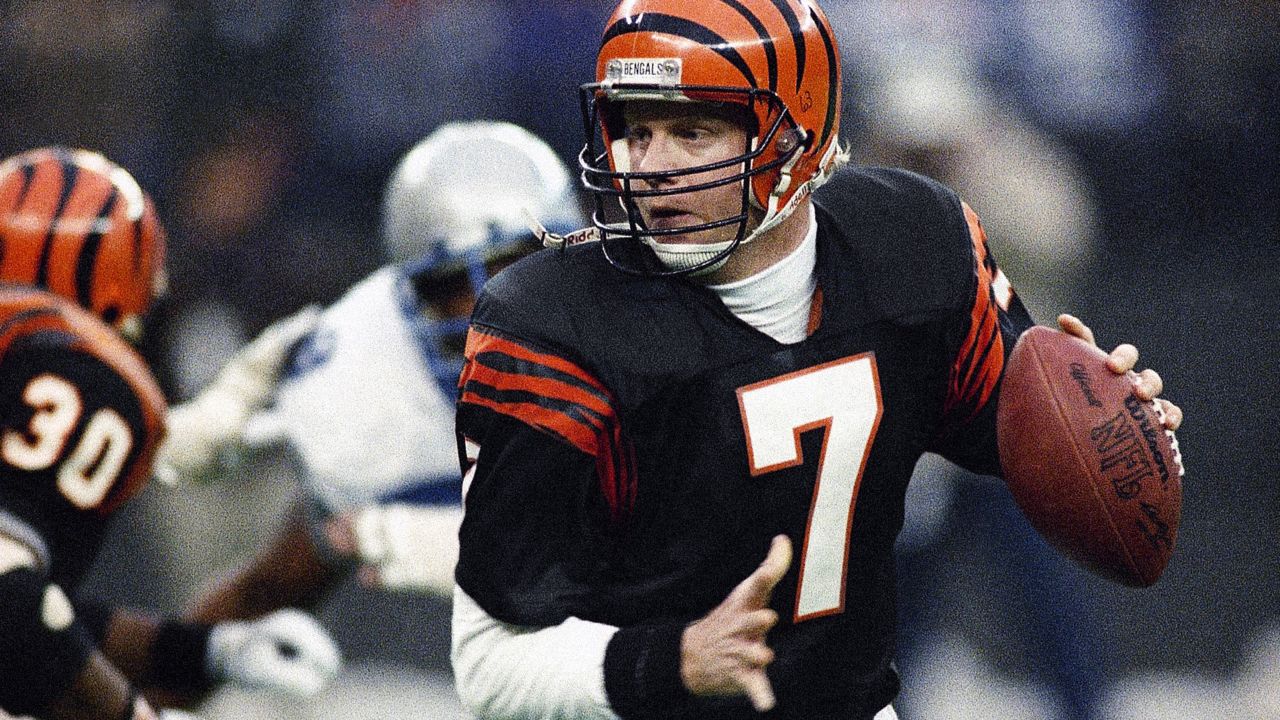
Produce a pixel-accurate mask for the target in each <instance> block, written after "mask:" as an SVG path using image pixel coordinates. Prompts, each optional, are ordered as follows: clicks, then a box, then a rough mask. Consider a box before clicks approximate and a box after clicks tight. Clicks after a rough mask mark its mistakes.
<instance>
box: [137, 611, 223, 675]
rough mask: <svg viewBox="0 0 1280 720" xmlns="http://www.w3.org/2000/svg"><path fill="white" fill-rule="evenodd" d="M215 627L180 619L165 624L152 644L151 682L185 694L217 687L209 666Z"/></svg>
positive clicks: (161, 626)
mask: <svg viewBox="0 0 1280 720" xmlns="http://www.w3.org/2000/svg"><path fill="white" fill-rule="evenodd" d="M211 628H212V626H211V625H206V624H204V623H186V622H180V621H177V620H167V621H165V622H164V623H163V624H161V625H160V628H159V630H158V631H157V632H156V640H155V643H154V644H152V646H151V672H150V673H149V676H148V678H147V680H148V682H150V683H154V684H155V685H158V686H160V687H162V688H167V689H169V690H175V691H178V692H183V693H201V692H204V691H206V690H208V689H210V688H211V687H213V684H214V682H215V681H216V678H213V677H210V676H209V672H208V670H206V669H205V656H206V655H207V654H208V651H209V631H210V629H211Z"/></svg>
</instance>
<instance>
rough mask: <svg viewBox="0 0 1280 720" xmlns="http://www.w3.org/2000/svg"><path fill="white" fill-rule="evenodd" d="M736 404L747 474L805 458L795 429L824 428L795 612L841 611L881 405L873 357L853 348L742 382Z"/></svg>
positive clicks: (801, 615)
mask: <svg viewBox="0 0 1280 720" xmlns="http://www.w3.org/2000/svg"><path fill="white" fill-rule="evenodd" d="M738 407H739V409H740V410H741V412H742V426H743V429H744V430H745V431H746V437H747V456H748V462H749V463H750V467H751V474H752V475H762V474H764V473H768V472H773V471H775V470H781V469H783V468H788V467H793V466H795V465H799V464H801V463H803V462H804V458H803V457H801V450H800V434H801V433H803V432H805V431H807V430H814V429H818V428H822V429H823V439H822V450H821V456H820V457H819V458H818V465H817V467H818V475H817V478H816V480H815V482H814V486H813V500H812V501H811V503H810V505H809V522H808V525H807V526H806V527H805V532H804V546H803V549H802V550H801V552H800V580H799V582H798V585H797V590H796V605H795V618H794V620H795V621H796V622H800V621H801V620H808V619H810V618H815V617H821V616H824V615H833V614H835V613H839V612H842V611H843V610H844V583H845V571H846V569H847V568H846V565H847V563H848V559H849V536H850V529H851V528H852V527H853V509H854V507H855V506H856V505H857V501H858V486H859V484H860V481H861V479H862V473H863V470H864V469H865V468H866V462H867V454H868V452H869V451H870V449H871V443H872V442H873V441H874V440H875V436H876V429H877V428H878V427H879V425H880V416H881V415H882V414H883V412H884V407H883V404H882V402H881V399H880V385H879V379H878V375H877V373H876V363H875V358H874V357H873V356H872V355H871V354H869V353H868V354H862V355H855V356H852V357H847V358H842V359H840V360H834V361H832V362H829V363H825V364H823V365H818V366H815V367H811V368H806V369H804V370H799V371H797V372H794V373H789V374H787V375H783V376H780V377H776V378H770V379H769V380H765V381H762V382H758V383H755V384H752V385H747V386H744V387H741V388H739V389H738Z"/></svg>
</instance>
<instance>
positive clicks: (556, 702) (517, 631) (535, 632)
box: [452, 587, 618, 720]
mask: <svg viewBox="0 0 1280 720" xmlns="http://www.w3.org/2000/svg"><path fill="white" fill-rule="evenodd" d="M617 631H618V628H616V627H613V626H612V625H603V624H601V623H593V622H587V621H586V620H579V619H578V618H569V619H568V620H565V621H564V622H562V623H560V624H559V625H555V626H552V627H546V628H535V627H526V626H522V625H509V624H507V623H504V622H500V621H499V620H496V619H494V618H493V617H491V616H490V615H489V614H488V613H486V612H485V611H484V609H483V608H481V607H480V606H479V605H478V604H477V603H476V601H475V600H472V599H471V597H470V596H469V595H467V594H466V593H465V592H463V591H462V589H461V588H458V587H454V589H453V652H452V660H453V673H454V678H455V682H456V683H457V690H458V696H459V697H460V698H461V699H462V705H463V707H465V708H466V709H467V711H468V712H470V713H471V714H472V715H473V716H475V717H477V718H484V720H618V716H617V714H615V713H614V712H613V709H612V708H611V707H610V706H609V701H608V698H607V697H606V696H605V690H604V653H605V648H606V647H607V646H608V644H609V639H610V638H612V637H613V634H614V633H615V632H617Z"/></svg>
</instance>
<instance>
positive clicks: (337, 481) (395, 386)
mask: <svg viewBox="0 0 1280 720" xmlns="http://www.w3.org/2000/svg"><path fill="white" fill-rule="evenodd" d="M436 342H437V341H436V338H435V335H434V333H433V332H432V330H431V321H430V320H429V319H428V318H427V317H426V316H424V315H423V314H422V313H421V310H420V309H419V308H418V305H417V301H416V297H415V295H414V292H413V288H412V286H411V285H410V283H409V281H408V280H407V278H405V277H404V275H403V274H402V273H401V272H400V271H399V269H398V268H396V267H394V266H390V267H385V268H383V269H381V270H379V271H377V272H375V273H373V274H372V275H370V276H369V277H368V278H366V279H364V280H363V281H361V282H360V283H358V284H357V285H355V286H354V287H352V288H351V289H350V290H349V291H347V293H346V294H345V295H344V296H343V297H342V298H341V299H339V300H338V302H336V303H334V304H333V305H332V306H331V307H329V308H328V309H326V310H325V311H324V312H323V314H322V315H321V318H320V323H319V325H318V326H317V328H316V329H315V330H314V331H313V333H312V334H311V335H310V336H308V337H307V338H306V339H304V340H303V341H302V343H301V345H300V346H299V349H298V351H297V353H296V354H295V356H294V358H293V359H292V361H291V364H290V366H289V368H288V369H287V371H286V372H285V375H284V377H283V378H282V379H281V381H280V384H279V387H278V389H277V394H276V402H275V406H274V408H272V409H270V410H268V411H266V412H267V413H269V414H270V416H271V417H270V418H269V419H268V422H269V423H270V424H272V425H275V426H277V430H278V431H279V432H282V433H283V435H284V439H285V440H286V441H287V442H288V443H289V445H290V446H291V447H292V449H293V451H294V452H295V453H296V455H297V457H298V458H299V460H300V461H301V462H302V464H303V466H304V469H305V472H306V475H307V482H308V484H309V486H310V490H311V492H312V494H313V495H314V496H315V498H316V499H317V500H318V501H319V502H320V503H321V504H322V505H323V506H324V507H325V508H326V509H327V510H328V511H329V512H338V511H341V510H347V509H352V508H355V507H357V506H360V505H365V504H368V503H372V502H389V501H400V502H418V503H423V502H455V503H456V502H457V501H458V494H459V487H460V482H461V480H460V476H459V470H458V454H457V444H456V439H455V436H454V430H453V428H454V398H453V396H452V395H451V394H446V390H445V388H443V387H441V383H439V382H437V380H436V379H435V375H434V374H433V372H432V368H431V366H430V364H429V361H428V357H429V353H433V352H435V350H434V347H435V343H436Z"/></svg>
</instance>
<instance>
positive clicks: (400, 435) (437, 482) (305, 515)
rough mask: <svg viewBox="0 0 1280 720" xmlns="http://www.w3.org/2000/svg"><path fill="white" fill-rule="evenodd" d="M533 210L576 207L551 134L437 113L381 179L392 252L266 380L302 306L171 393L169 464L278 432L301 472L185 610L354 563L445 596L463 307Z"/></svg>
mask: <svg viewBox="0 0 1280 720" xmlns="http://www.w3.org/2000/svg"><path fill="white" fill-rule="evenodd" d="M530 213H531V214H533V215H535V216H538V217H547V218H549V219H550V223H551V224H552V225H554V226H555V227H558V228H561V229H562V230H567V229H571V228H573V227H575V226H576V225H577V223H579V222H580V220H581V213H580V210H579V204H578V201H577V199H576V198H575V196H574V193H573V191H572V185H571V182H570V177H569V173H568V170H567V169H566V168H565V166H564V164H563V163H562V162H561V161H560V159H559V158H558V157H557V156H556V154H555V153H554V151H552V150H551V148H550V147H548V146H547V145H546V144H545V143H544V142H543V141H542V140H540V139H538V138H537V137H535V136H533V135H532V134H530V133H529V132H528V131H526V130H524V129H523V128H520V127H517V126H515V125H511V124H509V123H500V122H465V123H451V124H447V125H444V126H441V127H440V128H439V129H437V130H436V131H435V132H433V133H431V134H430V135H429V136H428V137H426V138H425V139H423V140H422V141H421V142H419V143H418V144H417V145H416V146H414V147H413V148H412V149H411V150H410V151H409V152H408V153H407V154H406V155H405V156H404V158H403V159H402V160H401V162H400V163H399V166H398V167H397V168H396V170H395V171H394V173H393V175H392V177H391V178H390V180H389V181H388V184H387V188H386V191H385V195H384V199H383V229H382V239H383V242H384V244H385V246H386V249H387V251H388V254H389V255H390V258H391V260H392V262H391V264H389V265H387V266H386V267H384V268H382V269H380V270H378V271H377V272H375V273H373V274H372V275H370V276H369V277H368V278H366V279H365V280H363V281H361V282H360V283H358V284H356V285H355V286H354V287H353V288H351V290H350V291H348V292H347V293H346V295H345V296H344V297H342V298H341V299H340V300H339V301H338V302H336V303H335V304H333V305H332V306H331V307H329V308H327V309H326V310H325V311H324V312H323V313H322V315H321V316H320V318H319V322H318V325H317V326H316V327H315V328H314V330H312V331H310V332H308V333H307V334H306V335H305V337H304V338H303V339H302V340H301V342H300V343H297V346H296V348H294V349H293V351H292V353H291V355H290V360H289V362H288V366H287V368H286V370H285V373H284V375H283V377H282V378H281V379H280V381H279V386H278V387H273V381H274V378H273V376H272V375H271V373H270V369H271V362H270V358H271V357H272V356H274V355H276V354H279V353H280V352H282V351H283V348H286V347H288V346H289V345H290V344H291V343H293V342H294V341H295V339H296V330H297V329H301V328H304V327H306V326H307V325H308V324H309V322H310V321H308V320H307V319H306V318H305V316H303V317H302V318H301V319H299V320H298V321H297V322H296V323H295V324H294V325H293V326H292V327H293V331H289V332H279V333H277V334H275V335H273V336H266V337H261V336H260V337H259V338H257V339H256V340H254V341H253V342H252V343H250V345H249V346H248V347H247V348H246V349H245V350H244V351H242V353H241V354H240V356H239V357H237V358H235V359H233V361H232V362H231V363H230V364H229V365H228V366H227V367H226V368H224V370H223V371H222V372H221V373H220V374H219V377H218V379H216V380H215V381H214V383H213V384H211V386H210V387H209V388H207V389H206V390H205V391H204V392H202V393H201V394H200V395H199V396H197V397H196V398H194V399H193V400H192V401H190V402H189V403H186V404H184V405H182V406H179V407H177V408H175V410H174V412H173V413H172V415H173V417H174V422H173V424H172V428H171V434H170V439H169V441H168V442H167V443H166V445H165V449H164V450H163V451H162V453H161V454H162V460H161V464H162V465H167V466H169V467H171V468H173V474H174V475H175V476H179V477H181V476H194V475H199V474H208V473H210V472H211V471H213V470H215V469H216V468H217V467H218V465H219V459H220V457H226V456H227V455H228V454H233V453H229V452H228V451H234V450H236V449H237V448H241V449H243V447H244V446H243V445H242V444H241V443H242V441H245V440H247V441H248V443H249V444H257V445H261V444H264V443H267V442H269V441H271V440H273V439H283V440H284V441H285V442H286V443H287V445H288V447H289V448H290V449H291V450H292V452H293V454H294V455H295V456H296V458H297V460H298V461H299V462H300V464H301V466H302V470H303V473H304V475H305V484H306V489H305V493H304V494H305V497H304V498H303V499H302V500H301V502H299V503H298V504H297V505H296V507H294V508H293V510H292V512H291V513H290V515H289V517H288V518H287V519H286V521H285V523H284V524H283V526H282V527H281V528H280V530H279V532H278V534H277V536H276V537H275V538H274V540H273V541H272V542H270V543H269V544H268V545H267V546H266V547H265V548H263V549H262V551H261V552H260V553H259V554H258V556H257V557H256V558H255V559H254V560H253V561H252V562H250V563H249V564H247V565H246V566H244V567H243V568H242V569H241V571H240V572H239V573H237V574H236V575H235V576H234V577H232V578H231V579H229V580H228V581H227V582H224V583H221V584H219V585H218V586H217V587H215V588H213V589H212V590H211V591H210V592H209V593H208V594H206V595H205V596H204V597H202V598H200V599H199V600H198V601H197V602H196V603H195V604H194V606H193V609H192V611H191V614H190V617H191V618H192V619H198V620H202V621H206V622H207V621H214V620H219V619H227V618H251V617H256V616H258V615H260V614H262V613H264V612H267V611H269V610H272V609H274V608H277V607H280V606H282V605H288V604H303V605H306V604H312V603H316V602H318V601H319V600H320V599H321V597H322V596H323V595H324V593H325V592H326V591H327V590H330V589H332V588H333V587H334V586H335V585H336V584H337V583H338V582H339V581H341V580H342V579H344V578H345V577H347V575H348V574H349V573H350V572H352V571H353V570H355V569H356V568H357V565H358V564H362V565H363V566H364V567H363V569H362V571H361V574H362V579H364V580H365V581H366V582H367V583H368V584H373V585H377V586H380V587H383V588H402V589H412V590H415V591H421V592H425V593H429V594H433V595H437V596H440V597H448V596H449V594H450V593H451V591H452V586H453V566H454V563H455V561H456V558H457V531H458V525H459V523H460V520H461V510H460V508H459V501H460V479H459V474H458V465H457V445H456V438H455V436H454V432H453V403H454V398H455V397H456V394H457V379H458V374H459V371H460V370H461V368H462V352H463V341H464V338H465V333H466V327H467V321H468V316H469V314H470V312H471V308H472V305H473V303H474V302H475V295H476V293H477V292H478V290H479V288H480V287H481V286H482V285H483V284H484V282H485V281H486V280H487V278H488V277H489V275H490V274H491V273H493V272H496V271H497V270H498V269H499V268H501V267H503V266H505V265H507V264H509V263H510V262H512V261H514V260H515V259H517V258H519V257H521V256H523V255H525V254H527V253H528V252H529V251H530V250H532V249H535V248H536V247H537V242H536V240H535V239H534V238H533V236H532V234H531V232H530V230H529V226H528V219H527V218H528V214H530ZM278 327H285V326H284V325H281V326H278ZM264 359H265V360H264ZM255 368H256V369H255ZM272 394H274V404H273V405H272V406H271V407H270V408H267V409H264V410H262V411H261V412H257V414H253V413H254V412H255V410H257V409H258V408H259V407H261V406H262V405H263V404H264V403H266V402H267V400H268V399H269V398H270V397H271V395H272ZM251 415H252V417H251ZM352 555H354V556H356V560H354V561H353V560H352V559H351V557H350V556H352Z"/></svg>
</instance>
